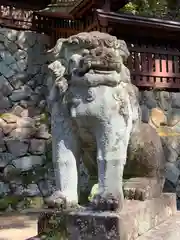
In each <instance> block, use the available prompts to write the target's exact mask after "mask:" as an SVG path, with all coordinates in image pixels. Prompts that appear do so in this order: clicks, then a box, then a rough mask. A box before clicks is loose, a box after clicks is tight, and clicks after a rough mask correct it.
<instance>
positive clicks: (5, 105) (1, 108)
mask: <svg viewBox="0 0 180 240" xmlns="http://www.w3.org/2000/svg"><path fill="white" fill-rule="evenodd" d="M11 107H12V104H11V102H10V101H9V99H8V98H7V97H3V98H1V99H0V112H1V113H2V112H3V113H4V112H6V111H7V110H8V109H9V108H11Z"/></svg>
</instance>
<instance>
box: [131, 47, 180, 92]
mask: <svg viewBox="0 0 180 240" xmlns="http://www.w3.org/2000/svg"><path fill="white" fill-rule="evenodd" d="M128 48H129V50H130V52H131V55H130V57H129V59H128V63H127V64H128V67H129V69H130V71H131V75H132V81H133V83H134V84H135V85H136V86H137V87H150V88H151V87H152V88H161V89H162V88H172V89H175V88H176V89H178V88H180V49H176V48H173V47H171V46H162V45H161V46H157V45H156V46H152V45H141V46H140V45H133V44H130V45H129V46H128Z"/></svg>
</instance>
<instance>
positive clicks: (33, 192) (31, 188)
mask: <svg viewBox="0 0 180 240" xmlns="http://www.w3.org/2000/svg"><path fill="white" fill-rule="evenodd" d="M14 194H15V195H19V196H22V195H25V196H31V197H33V196H39V195H40V191H39V188H38V186H37V184H35V183H33V184H29V185H28V186H27V187H23V186H22V185H20V186H18V188H17V189H16V191H15V192H14Z"/></svg>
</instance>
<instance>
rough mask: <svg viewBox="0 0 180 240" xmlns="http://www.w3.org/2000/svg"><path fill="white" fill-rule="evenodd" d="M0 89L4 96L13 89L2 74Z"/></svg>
mask: <svg viewBox="0 0 180 240" xmlns="http://www.w3.org/2000/svg"><path fill="white" fill-rule="evenodd" d="M0 73H1V72H0ZM0 91H1V93H2V94H3V96H4V97H6V96H9V95H10V94H11V93H12V91H13V88H12V86H11V85H10V84H9V82H8V81H7V79H6V78H5V77H4V76H3V75H1V76H0Z"/></svg>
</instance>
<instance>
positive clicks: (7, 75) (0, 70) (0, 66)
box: [0, 61, 14, 78]
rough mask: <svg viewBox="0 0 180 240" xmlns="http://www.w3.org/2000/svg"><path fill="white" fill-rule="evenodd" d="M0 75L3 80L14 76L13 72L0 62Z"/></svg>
mask: <svg viewBox="0 0 180 240" xmlns="http://www.w3.org/2000/svg"><path fill="white" fill-rule="evenodd" d="M0 73H1V74H2V75H3V76H4V77H5V78H10V77H12V76H13V75H14V71H13V70H12V69H11V68H10V67H9V66H7V65H6V63H5V62H4V61H1V62H0Z"/></svg>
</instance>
